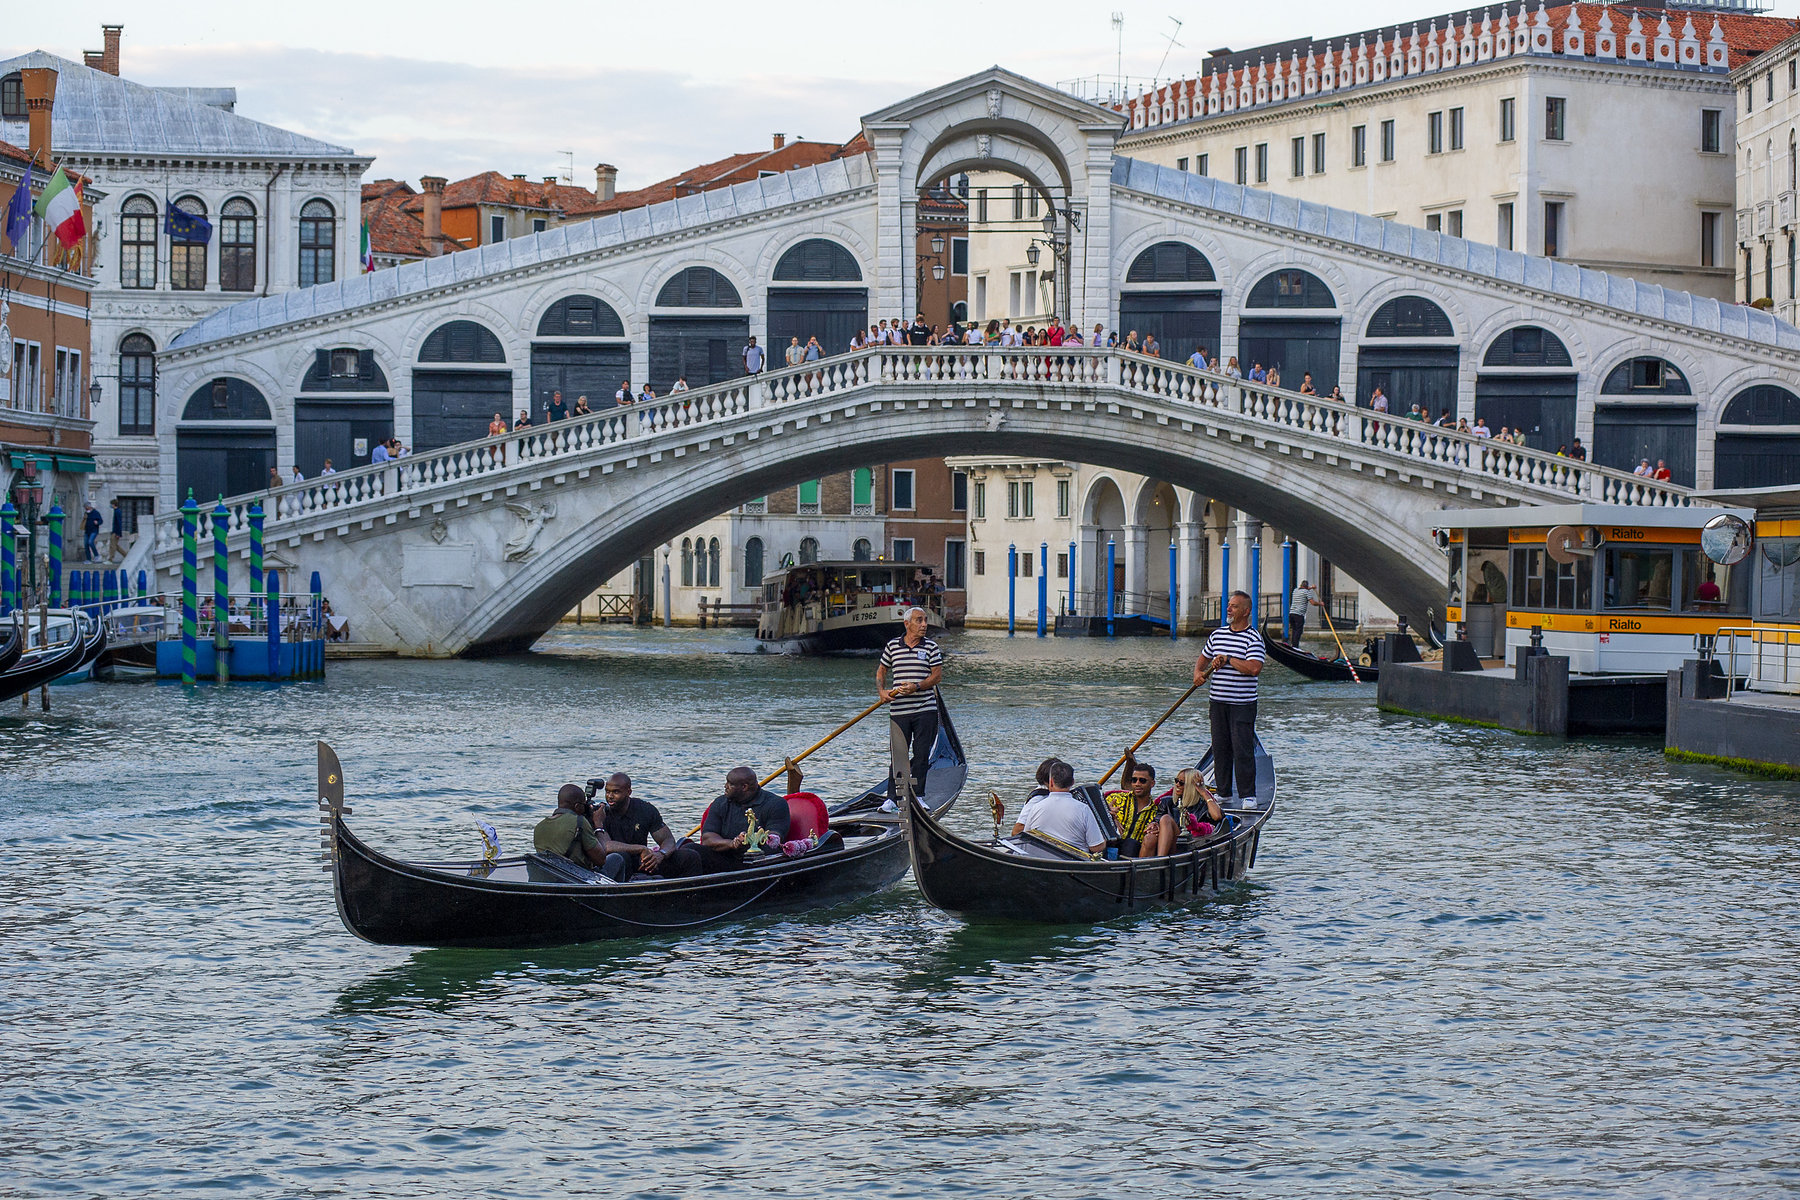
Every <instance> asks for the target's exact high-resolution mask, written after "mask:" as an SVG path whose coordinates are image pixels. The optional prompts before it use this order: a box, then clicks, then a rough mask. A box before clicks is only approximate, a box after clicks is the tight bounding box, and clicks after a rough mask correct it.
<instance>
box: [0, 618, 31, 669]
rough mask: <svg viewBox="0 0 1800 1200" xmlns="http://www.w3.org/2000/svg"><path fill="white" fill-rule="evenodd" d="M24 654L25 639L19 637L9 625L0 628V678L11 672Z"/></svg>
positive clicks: (16, 630)
mask: <svg viewBox="0 0 1800 1200" xmlns="http://www.w3.org/2000/svg"><path fill="white" fill-rule="evenodd" d="M24 653H25V639H24V638H22V637H20V636H19V631H18V629H17V628H16V627H14V626H11V625H8V626H5V627H4V628H0V676H4V675H5V674H6V673H7V672H8V671H10V670H12V669H13V664H14V663H16V662H18V661H19V656H20V655H22V654H24Z"/></svg>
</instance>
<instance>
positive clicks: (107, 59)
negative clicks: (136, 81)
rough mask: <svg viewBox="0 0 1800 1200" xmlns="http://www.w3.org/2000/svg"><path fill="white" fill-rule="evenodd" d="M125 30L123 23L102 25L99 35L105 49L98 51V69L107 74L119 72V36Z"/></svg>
mask: <svg viewBox="0 0 1800 1200" xmlns="http://www.w3.org/2000/svg"><path fill="white" fill-rule="evenodd" d="M124 32H125V27H124V26H123V25H102V26H101V27H100V35H101V38H102V39H103V43H104V45H105V47H106V48H105V49H104V50H102V51H100V69H101V70H102V71H105V72H106V73H107V74H108V75H117V74H118V73H119V37H120V35H121V34H123V33H124Z"/></svg>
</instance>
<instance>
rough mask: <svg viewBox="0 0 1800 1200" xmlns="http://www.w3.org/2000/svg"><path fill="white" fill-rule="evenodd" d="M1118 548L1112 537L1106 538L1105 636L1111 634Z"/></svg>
mask: <svg viewBox="0 0 1800 1200" xmlns="http://www.w3.org/2000/svg"><path fill="white" fill-rule="evenodd" d="M1118 554H1119V551H1118V548H1117V547H1116V546H1114V545H1113V540H1112V538H1110V537H1108V538H1107V539H1106V636H1107V637H1111V636H1112V635H1113V567H1114V564H1116V563H1117V562H1118Z"/></svg>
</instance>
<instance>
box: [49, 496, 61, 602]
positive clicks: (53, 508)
mask: <svg viewBox="0 0 1800 1200" xmlns="http://www.w3.org/2000/svg"><path fill="white" fill-rule="evenodd" d="M45 521H46V523H47V524H48V525H49V526H50V607H51V608H61V607H62V602H63V541H62V539H63V510H62V505H60V504H56V503H54V502H52V503H51V505H50V513H49V515H48V516H47V517H46V518H45Z"/></svg>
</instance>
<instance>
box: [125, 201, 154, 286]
mask: <svg viewBox="0 0 1800 1200" xmlns="http://www.w3.org/2000/svg"><path fill="white" fill-rule="evenodd" d="M119 286H120V287H122V288H153V287H155V286H156V201H154V200H152V199H151V198H150V197H148V196H133V197H131V198H130V199H129V200H127V201H125V203H124V205H122V206H121V207H120V209H119Z"/></svg>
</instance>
